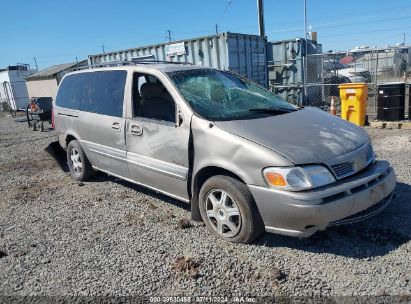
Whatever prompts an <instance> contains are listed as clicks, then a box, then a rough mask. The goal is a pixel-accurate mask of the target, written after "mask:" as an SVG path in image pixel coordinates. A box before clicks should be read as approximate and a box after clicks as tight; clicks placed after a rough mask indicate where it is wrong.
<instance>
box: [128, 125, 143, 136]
mask: <svg viewBox="0 0 411 304" xmlns="http://www.w3.org/2000/svg"><path fill="white" fill-rule="evenodd" d="M130 133H131V134H133V135H137V136H140V135H141V134H143V127H140V126H137V125H131V127H130Z"/></svg>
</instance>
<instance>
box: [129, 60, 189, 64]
mask: <svg viewBox="0 0 411 304" xmlns="http://www.w3.org/2000/svg"><path fill="white" fill-rule="evenodd" d="M133 62H134V63H135V64H140V63H141V64H150V63H167V64H187V65H194V64H193V63H191V62H175V61H166V60H150V59H142V60H138V59H135V60H133Z"/></svg>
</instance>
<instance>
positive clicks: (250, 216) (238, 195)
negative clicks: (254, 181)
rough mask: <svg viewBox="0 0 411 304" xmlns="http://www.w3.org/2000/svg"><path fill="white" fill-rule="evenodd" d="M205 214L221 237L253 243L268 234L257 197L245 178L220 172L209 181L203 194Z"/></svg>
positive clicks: (209, 223)
mask: <svg viewBox="0 0 411 304" xmlns="http://www.w3.org/2000/svg"><path fill="white" fill-rule="evenodd" d="M199 207H200V213H201V217H202V219H203V221H204V223H205V224H206V226H207V228H208V229H209V230H210V231H211V232H212V233H213V234H214V235H216V236H218V237H219V238H221V239H223V240H226V241H229V242H233V243H250V242H252V241H253V240H255V239H256V238H258V237H259V236H261V235H262V234H263V233H264V224H263V221H262V219H261V216H260V213H259V211H258V209H257V206H256V205H255V202H254V198H253V196H252V195H251V193H250V191H249V190H248V188H247V185H245V184H244V183H242V182H241V181H239V180H237V179H235V178H232V177H229V176H224V175H216V176H213V177H211V178H209V179H208V180H206V181H205V183H204V184H203V186H202V187H201V190H200V194H199Z"/></svg>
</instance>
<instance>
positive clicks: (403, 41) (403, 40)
mask: <svg viewBox="0 0 411 304" xmlns="http://www.w3.org/2000/svg"><path fill="white" fill-rule="evenodd" d="M402 35H403V39H402V43H403V44H404V45H405V33H402Z"/></svg>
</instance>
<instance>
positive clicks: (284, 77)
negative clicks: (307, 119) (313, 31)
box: [267, 38, 322, 104]
mask: <svg viewBox="0 0 411 304" xmlns="http://www.w3.org/2000/svg"><path fill="white" fill-rule="evenodd" d="M306 42H307V54H308V55H312V54H320V53H322V45H321V44H318V43H317V42H316V41H313V40H305V39H303V38H297V39H289V40H281V41H273V42H268V44H267V60H268V73H269V74H268V78H269V86H270V89H271V90H272V91H273V92H275V93H276V94H278V95H279V96H281V97H283V98H284V99H286V100H288V101H290V102H292V103H295V104H298V103H299V102H301V100H302V96H303V84H304V57H305V52H306V46H305V43H306ZM320 73H321V65H317V64H315V63H313V62H309V63H308V66H307V76H308V78H309V77H310V75H318V74H320ZM307 82H310V79H307ZM308 93H310V92H308Z"/></svg>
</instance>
